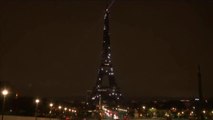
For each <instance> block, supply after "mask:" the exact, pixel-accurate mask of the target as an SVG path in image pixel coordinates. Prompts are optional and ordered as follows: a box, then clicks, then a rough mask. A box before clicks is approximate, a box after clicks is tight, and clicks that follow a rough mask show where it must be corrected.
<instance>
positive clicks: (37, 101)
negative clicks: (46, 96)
mask: <svg viewBox="0 0 213 120" xmlns="http://www.w3.org/2000/svg"><path fill="white" fill-rule="evenodd" d="M39 102H40V100H39V99H38V98H37V99H36V100H35V103H36V107H35V120H37V112H38V103H39Z"/></svg>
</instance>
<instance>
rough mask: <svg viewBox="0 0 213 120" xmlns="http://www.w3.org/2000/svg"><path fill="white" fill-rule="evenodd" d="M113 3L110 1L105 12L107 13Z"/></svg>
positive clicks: (113, 0) (113, 1)
mask: <svg viewBox="0 0 213 120" xmlns="http://www.w3.org/2000/svg"><path fill="white" fill-rule="evenodd" d="M114 3H115V0H111V2H110V4H108V5H107V8H106V11H109V10H110V8H111V7H112V5H113V4H114Z"/></svg>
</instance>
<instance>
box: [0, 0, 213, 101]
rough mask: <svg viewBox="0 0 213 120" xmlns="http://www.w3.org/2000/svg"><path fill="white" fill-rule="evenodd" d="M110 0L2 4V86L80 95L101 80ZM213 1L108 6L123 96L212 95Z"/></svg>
mask: <svg viewBox="0 0 213 120" xmlns="http://www.w3.org/2000/svg"><path fill="white" fill-rule="evenodd" d="M106 4H107V2H106V1H96V0H93V1H84V0H80V1H75V0H71V1H66V0H62V1H35V0H30V1H19V2H18V1H2V2H1V4H0V7H1V12H0V13H1V18H2V19H1V20H0V24H1V44H0V47H1V52H0V54H1V58H0V59H1V65H0V66H1V67H0V76H1V77H0V79H1V80H0V81H6V82H9V83H10V84H12V86H14V87H15V88H16V89H17V90H18V91H19V92H20V93H21V94H23V95H32V96H47V97H69V96H83V95H85V94H86V91H87V90H88V89H92V87H93V86H94V84H95V83H96V78H97V69H98V65H99V63H100V57H101V46H102V35H103V33H102V27H103V15H104V10H105V7H106ZM212 6H213V3H212V2H211V1H205V2H199V1H197V2H190V1H188V2H187V1H184V0H183V1H173V2H169V1H154V0H151V1H137V0H133V1H131V2H130V1H121V0H117V1H116V2H115V4H114V5H113V6H112V8H111V17H110V23H111V25H110V33H111V35H110V36H111V42H112V44H111V45H112V51H113V53H112V58H113V62H114V65H115V66H114V68H115V75H116V76H115V77H116V82H117V84H118V85H119V87H120V88H121V89H122V92H123V93H124V95H126V96H133V97H143V96H146V97H198V87H197V86H198V85H197V81H198V78H197V72H198V70H197V65H200V66H201V74H202V81H203V95H204V98H209V97H213V96H212V94H211V91H212V87H211V86H212V84H213V81H212V79H213V74H212V70H211V69H212V68H213V64H212V62H211V61H212V59H213V57H212V55H211V51H212V47H211V45H212V38H213V37H212V35H211V34H212V26H213V24H212V22H211V21H212V20H213V17H212V14H211V13H212V12H213V7H212Z"/></svg>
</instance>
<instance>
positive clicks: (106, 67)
mask: <svg viewBox="0 0 213 120" xmlns="http://www.w3.org/2000/svg"><path fill="white" fill-rule="evenodd" d="M104 77H107V80H108V81H109V84H108V85H107V86H106V85H103V80H104V79H103V78H104ZM121 97H122V94H121V92H120V89H119V88H118V86H117V83H116V82H115V76H114V69H113V65H112V55H111V47H110V36H109V10H108V9H106V11H105V15H104V28H103V49H102V56H101V65H100V67H99V69H98V78H97V82H96V86H95V87H94V89H93V91H92V96H91V100H92V101H99V100H100V99H101V100H103V101H105V102H111V103H112V102H114V103H116V102H117V101H119V100H120V98H121Z"/></svg>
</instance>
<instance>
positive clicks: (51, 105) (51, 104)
mask: <svg viewBox="0 0 213 120" xmlns="http://www.w3.org/2000/svg"><path fill="white" fill-rule="evenodd" d="M49 106H50V112H49V114H50V120H51V117H52V116H51V115H52V107H53V103H50V104H49Z"/></svg>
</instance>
